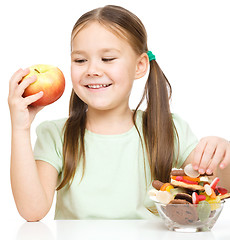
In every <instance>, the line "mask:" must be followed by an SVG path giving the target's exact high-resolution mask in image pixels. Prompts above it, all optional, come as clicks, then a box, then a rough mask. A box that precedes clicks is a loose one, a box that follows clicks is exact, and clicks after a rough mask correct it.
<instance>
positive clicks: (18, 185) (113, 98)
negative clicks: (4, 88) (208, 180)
mask: <svg viewBox="0 0 230 240" xmlns="http://www.w3.org/2000/svg"><path fill="white" fill-rule="evenodd" d="M71 48H72V49H71V50H72V53H71V59H72V64H71V76H72V84H73V90H72V95H71V99H70V106H69V118H68V119H60V120H56V121H46V122H44V123H42V124H41V125H40V126H39V127H38V128H37V135H38V138H37V141H36V144H35V149H34V153H33V151H32V147H31V141H30V126H31V123H32V121H33V119H34V117H35V115H36V114H37V112H38V111H40V110H41V108H39V107H31V106H30V104H31V103H32V102H35V101H36V100H38V99H39V98H41V97H42V95H43V93H42V92H41V93H37V94H35V95H33V96H30V97H27V98H23V97H22V94H23V92H24V90H25V88H26V87H27V86H28V85H29V84H31V83H32V82H34V81H35V80H36V78H35V77H31V78H30V79H28V80H27V81H22V82H20V80H21V79H22V78H23V77H24V76H25V75H27V74H28V73H29V70H28V69H25V70H22V69H20V70H18V71H17V72H16V73H15V74H14V75H13V77H12V79H11V81H10V89H9V107H10V112H11V121H12V153H11V183H12V190H13V195H14V198H15V202H16V205H17V208H18V211H19V213H20V214H21V216H22V217H23V218H25V219H26V220H28V221H37V220H40V219H42V218H43V217H44V216H45V215H46V214H47V213H48V211H49V209H50V207H51V205H52V201H53V196H54V193H55V190H56V188H57V202H56V212H55V219H147V218H151V217H153V216H152V214H151V213H150V212H149V211H148V210H147V209H146V205H148V194H147V192H148V189H149V188H150V186H151V181H152V180H153V179H159V180H161V181H163V182H166V181H168V180H169V175H170V171H171V168H172V167H183V166H184V165H186V164H187V163H189V162H192V161H193V164H194V168H196V169H199V171H200V172H205V171H207V172H209V171H210V172H213V171H214V170H215V169H217V166H218V165H219V164H220V163H221V166H220V167H222V168H225V167H226V166H227V165H228V163H229V161H230V160H229V156H230V146H229V143H228V141H226V140H224V139H221V138H217V137H210V138H204V139H202V140H201V141H200V142H199V143H198V142H197V139H196V137H195V136H194V135H193V133H192V131H191V130H190V128H189V126H188V125H187V123H186V122H184V121H183V120H182V119H181V118H180V117H179V116H178V115H175V114H171V112H170V107H169V98H170V96H171V87H170V84H169V82H168V81H167V79H166V77H165V75H164V74H163V72H162V71H161V69H160V67H159V66H158V64H157V62H156V59H155V56H154V55H153V54H152V52H150V51H148V47H147V34H146V31H145V28H144V26H143V24H142V23H141V21H140V20H139V19H138V18H137V17H136V16H135V15H134V14H133V13H131V12H129V11H128V10H126V9H124V8H121V7H118V6H105V7H104V8H98V9H95V10H92V11H90V12H88V13H86V14H84V15H83V16H81V17H80V18H79V20H78V21H77V23H76V24H75V26H74V28H73V31H72V36H71ZM148 69H149V76H148V80H147V82H146V86H145V90H144V94H143V98H142V99H141V102H140V104H141V103H142V101H143V100H144V99H146V101H147V108H146V110H145V111H141V110H138V108H139V106H140V104H139V105H138V106H137V108H136V109H135V110H131V109H130V108H129V96H130V92H131V89H132V85H133V82H134V80H136V79H139V78H141V77H143V76H144V75H145V74H146V73H147V70H148ZM197 143H198V145H197ZM196 146H197V147H196ZM35 160H36V161H35ZM229 173H230V171H229V167H226V168H225V170H222V171H221V172H220V175H219V176H220V177H222V185H223V184H225V185H227V184H228V186H229V185H230V183H229V181H227V179H226V178H225V177H224V174H229Z"/></svg>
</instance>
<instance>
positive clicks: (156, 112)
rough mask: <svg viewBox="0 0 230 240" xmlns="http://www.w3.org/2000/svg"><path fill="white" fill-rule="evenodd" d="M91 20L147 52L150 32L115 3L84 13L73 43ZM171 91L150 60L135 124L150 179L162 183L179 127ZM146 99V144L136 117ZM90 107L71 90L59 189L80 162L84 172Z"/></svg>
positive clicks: (144, 122) (164, 180) (144, 119)
mask: <svg viewBox="0 0 230 240" xmlns="http://www.w3.org/2000/svg"><path fill="white" fill-rule="evenodd" d="M92 21H97V22H99V23H100V24H102V25H103V26H104V27H105V28H107V29H108V30H110V31H112V32H113V33H114V34H116V35H117V36H118V37H121V38H123V39H125V40H127V41H128V42H129V44H130V45H131V47H132V48H133V50H134V51H135V52H136V53H137V54H139V55H141V54H142V53H144V52H147V51H148V47H147V33H146V30H145V27H144V25H143V24H142V22H141V21H140V19H139V18H138V17H137V16H136V15H134V14H133V13H131V12H129V11H128V10H126V9H124V8H122V7H119V6H113V5H108V6H105V7H103V8H97V9H94V10H92V11H89V12H87V13H85V14H84V15H82V16H81V17H80V18H79V19H78V21H77V22H76V24H75V25H74V27H73V30H72V36H71V42H72V40H73V39H74V37H75V36H76V34H77V33H78V32H79V31H80V30H81V29H83V28H84V27H85V26H86V25H87V24H88V23H90V22H92ZM171 92H172V91H171V86H170V83H169V82H168V80H167V78H166V77H165V75H164V73H163V72H162V70H161V69H160V67H159V66H158V64H157V62H156V61H155V60H154V61H151V62H150V70H149V76H148V79H147V82H146V85H145V89H144V93H143V96H142V99H141V101H140V103H139V104H138V106H137V108H136V109H135V111H134V114H133V123H134V125H135V127H136V129H137V132H138V134H139V137H140V139H141V144H142V148H143V149H146V153H147V158H148V161H149V165H150V170H151V178H152V179H154V178H156V179H159V180H161V181H163V182H168V180H169V176H170V171H171V168H172V164H173V156H174V130H176V129H175V126H174V124H173V120H172V115H171V112H170V107H169V99H170V97H171ZM144 99H146V102H147V108H146V111H144V113H143V123H142V124H143V136H144V144H143V139H142V138H141V134H140V132H139V130H138V128H137V125H136V121H135V120H136V114H137V110H138V108H139V107H140V105H141V104H142V102H143V101H144ZM87 108H88V107H87V104H86V103H84V102H83V101H82V100H81V99H80V98H79V97H78V96H77V95H76V94H75V92H74V90H72V94H71V97H70V105H69V118H68V119H67V121H66V123H65V126H64V143H63V157H64V168H63V172H64V175H63V180H62V182H61V183H60V185H59V187H58V188H57V190H60V189H61V188H63V187H64V186H65V185H66V184H69V186H70V184H71V183H72V181H73V178H74V176H75V172H76V169H77V167H79V165H80V163H81V161H82V167H83V175H84V171H85V146H84V135H85V128H86V111H87ZM175 132H176V131H175ZM83 175H82V177H83Z"/></svg>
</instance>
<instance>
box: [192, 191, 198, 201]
mask: <svg viewBox="0 0 230 240" xmlns="http://www.w3.org/2000/svg"><path fill="white" fill-rule="evenodd" d="M192 203H193V204H197V203H199V198H198V194H197V193H196V192H193V193H192Z"/></svg>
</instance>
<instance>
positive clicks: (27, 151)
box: [8, 69, 58, 221]
mask: <svg viewBox="0 0 230 240" xmlns="http://www.w3.org/2000/svg"><path fill="white" fill-rule="evenodd" d="M28 73H29V70H28V69H26V70H22V69H20V70H18V71H17V72H16V73H15V74H14V75H13V76H12V78H11V80H10V85H9V97H8V103H9V108H10V115H11V125H12V140H11V169H10V173H11V187H12V192H13V196H14V199H15V203H16V206H17V209H18V211H19V213H20V215H21V216H22V217H23V218H24V219H26V220H27V221H38V220H40V219H42V218H43V217H44V216H45V215H46V214H47V212H48V211H49V209H50V207H51V205H52V200H53V196H54V191H55V188H56V182H57V175H58V173H57V171H56V169H55V168H54V167H52V166H51V165H49V164H48V163H43V162H41V161H37V163H36V162H35V159H34V157H33V150H32V146H31V140H30V126H31V123H32V121H33V119H34V117H35V115H36V114H37V113H38V111H40V110H41V109H42V108H41V107H30V106H29V105H30V104H31V103H32V102H35V101H37V100H38V99H39V98H41V97H42V95H43V93H42V92H40V93H37V94H35V95H32V96H29V97H26V98H23V97H22V94H23V92H24V90H25V88H26V87H27V86H29V84H31V83H32V82H34V81H35V80H36V77H34V76H33V77H31V78H28V79H27V80H24V81H22V82H21V80H22V78H23V77H24V76H26V75H27V74H28Z"/></svg>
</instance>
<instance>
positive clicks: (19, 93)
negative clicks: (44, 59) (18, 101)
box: [15, 75, 37, 97]
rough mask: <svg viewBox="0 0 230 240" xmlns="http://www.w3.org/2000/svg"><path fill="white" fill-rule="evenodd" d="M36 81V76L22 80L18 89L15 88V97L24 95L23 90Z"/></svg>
mask: <svg viewBox="0 0 230 240" xmlns="http://www.w3.org/2000/svg"><path fill="white" fill-rule="evenodd" d="M36 80H37V76H36V75H33V76H31V77H28V78H26V79H24V80H23V81H22V82H21V83H20V84H19V85H18V88H16V90H15V93H16V95H17V96H18V97H19V96H22V94H23V93H24V91H25V89H26V88H27V87H28V86H29V85H30V84H31V83H33V82H35V81H36Z"/></svg>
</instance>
